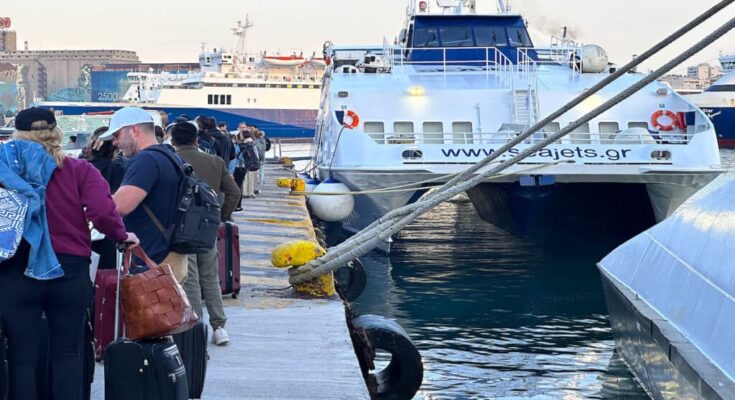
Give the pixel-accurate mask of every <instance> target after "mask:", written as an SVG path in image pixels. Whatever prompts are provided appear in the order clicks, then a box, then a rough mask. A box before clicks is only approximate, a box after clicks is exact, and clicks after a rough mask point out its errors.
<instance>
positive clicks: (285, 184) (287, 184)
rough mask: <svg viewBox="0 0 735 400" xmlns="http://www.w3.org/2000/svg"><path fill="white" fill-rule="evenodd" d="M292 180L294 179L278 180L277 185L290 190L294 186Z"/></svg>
mask: <svg viewBox="0 0 735 400" xmlns="http://www.w3.org/2000/svg"><path fill="white" fill-rule="evenodd" d="M292 180H293V179H291V178H278V179H276V185H277V186H278V187H282V188H290V187H291V185H292V183H291V181H292Z"/></svg>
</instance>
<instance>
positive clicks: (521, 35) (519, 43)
mask: <svg viewBox="0 0 735 400" xmlns="http://www.w3.org/2000/svg"><path fill="white" fill-rule="evenodd" d="M508 39H510V45H511V46H513V47H531V46H532V45H531V38H529V37H528V32H526V29H525V28H508Z"/></svg>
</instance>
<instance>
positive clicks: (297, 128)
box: [37, 103, 317, 138]
mask: <svg viewBox="0 0 735 400" xmlns="http://www.w3.org/2000/svg"><path fill="white" fill-rule="evenodd" d="M37 106H38V107H40V108H45V109H47V110H52V111H54V112H57V113H62V114H64V115H82V114H89V113H100V112H107V111H115V110H117V109H119V108H120V107H121V105H119V104H117V103H112V104H109V105H104V104H94V105H79V104H73V103H70V104H58V103H55V104H53V105H50V104H43V103H42V104H38V105H37ZM142 107H143V108H146V109H151V110H160V111H164V112H165V113H167V114H168V116H169V119H170V120H173V119H174V118H176V117H178V116H179V115H182V114H186V115H188V116H190V117H191V118H194V117H196V116H198V115H207V116H212V117H214V118H216V119H217V122H225V123H227V126H228V127H229V129H231V130H235V129H236V128H237V125H238V124H239V123H241V122H245V123H247V124H248V125H257V126H258V128H260V129H261V130H263V131H264V132H265V133H266V135H268V137H271V138H311V137H314V131H315V129H316V117H317V110H286V109H277V110H264V109H252V110H251V109H233V108H227V109H224V108H223V109H216V108H204V107H171V106H159V105H156V104H150V105H142Z"/></svg>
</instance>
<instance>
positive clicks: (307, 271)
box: [289, 0, 735, 284]
mask: <svg viewBox="0 0 735 400" xmlns="http://www.w3.org/2000/svg"><path fill="white" fill-rule="evenodd" d="M733 1H735V0H725V1H722V2H720V3H719V4H717V5H716V6H715V7H713V8H712V9H710V10H709V11H707V12H706V13H704V14H702V15H701V16H699V17H697V19H695V20H694V21H692V22H691V23H690V24H687V25H686V26H685V27H683V28H681V29H679V30H678V31H677V32H675V33H674V34H672V35H670V36H669V37H667V38H666V39H664V40H663V41H662V42H660V43H658V44H657V45H655V46H654V47H652V48H651V50H649V51H647V52H646V53H644V54H643V55H642V56H641V57H639V58H637V59H636V60H633V61H631V62H630V63H628V64H627V65H626V66H625V67H623V68H621V69H620V70H618V71H617V72H615V73H614V74H612V75H610V76H609V77H607V78H606V79H604V80H602V81H600V83H598V84H597V85H595V86H594V87H593V88H592V89H590V90H588V91H586V92H585V93H583V94H582V95H580V96H579V97H577V98H575V99H574V100H572V101H570V102H569V103H568V104H566V105H565V106H563V107H562V108H560V109H559V110H557V111H556V112H554V113H553V114H551V115H550V116H549V117H547V118H545V119H544V120H543V121H541V122H539V123H537V124H536V125H534V126H532V127H531V128H529V129H527V130H525V131H524V132H523V133H522V134H521V135H519V136H518V137H516V138H515V139H513V140H511V141H510V142H509V143H508V144H506V145H505V146H503V147H501V148H500V149H498V150H497V151H496V152H495V153H493V154H492V155H491V156H489V157H487V158H485V159H484V160H482V161H480V162H478V163H477V164H475V165H474V166H472V167H470V168H468V169H467V170H466V171H465V172H463V173H461V174H459V175H457V176H456V177H455V178H453V179H451V180H450V181H449V182H447V183H446V184H444V185H443V186H442V187H441V188H440V189H438V190H436V191H434V192H432V193H430V194H429V195H427V196H425V197H424V198H422V199H420V200H419V201H417V202H416V203H413V204H410V205H407V206H404V207H401V208H399V209H396V210H393V211H391V212H389V213H387V214H386V215H385V216H383V217H382V218H380V219H378V220H377V221H375V222H373V223H372V224H371V225H370V226H368V227H367V228H365V229H363V230H362V231H360V232H359V233H357V234H356V235H354V236H353V237H351V238H350V239H348V240H346V241H345V242H343V243H342V244H340V245H337V246H335V247H332V248H330V249H329V251H328V252H327V254H326V255H325V256H322V257H320V258H318V259H315V260H313V261H311V262H310V263H309V264H307V265H304V266H301V267H296V268H292V269H290V270H289V274H290V275H291V277H290V279H289V281H290V282H291V283H292V284H298V283H303V282H306V281H309V280H312V279H315V278H317V277H319V276H321V275H324V274H326V273H329V272H332V271H335V270H337V269H339V268H342V267H343V266H344V265H346V264H347V263H348V262H349V261H351V260H354V259H355V258H357V257H360V256H362V255H364V254H366V253H368V252H369V251H371V250H372V249H374V248H375V247H377V246H379V245H380V243H381V242H383V241H385V240H387V239H388V238H390V237H391V236H392V235H393V234H395V233H396V232H398V231H400V230H401V229H403V228H404V227H405V226H406V225H408V224H409V223H411V222H413V221H414V220H415V219H416V218H418V217H419V216H421V215H422V214H424V213H426V212H428V211H429V210H431V209H433V208H434V207H436V206H437V205H439V204H440V203H442V202H444V201H447V200H449V199H451V198H452V197H454V196H455V195H457V194H459V193H461V192H464V191H467V190H468V189H470V188H472V187H474V186H476V185H478V184H480V183H482V182H484V181H486V180H487V178H488V177H490V176H494V175H497V174H499V173H500V172H502V171H503V170H505V169H507V168H508V167H510V166H512V165H514V164H516V163H518V162H520V161H522V160H523V159H525V158H527V157H528V156H530V155H531V154H533V153H534V152H536V151H538V150H540V149H542V148H544V147H546V146H548V145H549V144H552V143H554V142H556V141H557V140H559V139H561V138H563V137H564V136H566V135H568V134H569V133H571V132H572V131H574V130H575V129H577V128H578V127H580V126H582V125H583V124H586V123H588V122H589V121H590V120H592V119H593V118H596V117H597V116H599V115H600V114H602V113H603V112H605V111H607V110H608V109H610V108H612V107H614V106H615V105H617V104H619V103H620V102H622V101H624V100H625V99H627V98H629V97H630V96H632V95H633V94H635V93H636V92H638V91H640V90H641V89H643V88H644V87H646V86H647V85H649V84H651V83H653V82H654V81H656V80H657V79H658V78H660V77H662V76H663V75H664V74H666V73H668V72H670V71H671V70H672V69H674V68H675V67H677V66H678V65H679V64H681V63H682V62H684V61H686V60H687V59H689V58H690V57H692V56H693V55H695V54H696V53H698V52H700V51H701V50H702V49H704V48H705V47H707V46H709V45H710V44H712V43H713V42H715V41H716V40H717V39H719V38H721V37H722V36H723V35H725V34H726V33H727V32H729V31H731V30H732V29H733V28H735V18H733V19H730V20H729V21H728V22H727V23H725V24H724V25H722V26H721V27H720V28H719V29H717V30H716V31H714V32H713V33H711V34H710V35H708V36H707V37H705V38H704V39H702V40H701V41H699V42H697V43H696V44H695V45H694V46H692V47H690V48H688V49H687V50H686V51H684V52H683V53H681V54H680V55H679V56H677V57H676V58H674V59H672V60H671V61H669V62H668V63H666V64H665V65H664V66H662V67H661V68H659V69H657V70H656V71H654V72H653V73H651V74H649V75H648V76H646V77H644V78H643V79H641V80H640V81H638V82H636V83H635V84H633V85H631V86H630V87H628V88H627V89H625V90H624V91H622V92H621V93H619V94H618V95H616V96H614V97H613V98H611V99H610V100H608V101H607V102H605V103H604V104H602V105H601V106H599V107H597V108H595V109H594V110H592V111H590V112H589V113H587V114H585V115H584V116H582V117H581V118H579V119H578V120H577V121H575V122H573V123H572V124H570V125H568V126H567V127H566V128H564V129H562V130H560V131H559V132H557V133H555V134H553V135H551V136H549V137H547V138H546V139H544V140H543V141H541V142H539V143H537V144H535V145H532V146H531V147H529V148H527V149H525V150H523V151H521V152H520V153H519V154H518V155H516V156H514V157H513V158H511V159H509V160H505V161H504V162H503V163H502V164H501V165H499V166H496V167H494V168H490V169H486V170H484V171H483V168H485V167H486V166H487V164H488V163H490V162H492V161H493V160H495V159H496V158H498V157H500V156H501V155H502V154H504V153H505V152H507V151H508V150H509V149H511V148H513V147H514V146H516V145H517V144H519V143H521V142H522V141H523V140H525V139H526V138H527V137H528V136H530V135H532V134H533V133H535V132H537V131H539V130H541V129H542V128H543V127H544V126H546V125H547V124H548V123H549V122H552V121H553V120H554V119H556V118H558V117H559V116H561V115H563V114H564V113H566V112H567V111H569V110H571V109H572V108H574V107H576V106H577V105H579V104H580V103H581V102H582V101H584V100H585V99H587V98H588V97H589V96H591V95H592V94H594V93H595V92H597V91H599V90H600V89H602V88H603V87H605V86H607V85H608V84H609V83H611V82H612V81H614V80H615V79H617V78H619V77H620V76H622V75H624V74H626V73H627V72H629V71H631V70H633V69H634V68H635V67H637V66H638V65H640V63H642V62H643V61H645V59H647V58H650V57H651V56H652V55H654V54H656V53H657V52H658V51H660V50H661V49H663V48H664V47H666V46H668V45H669V44H671V43H672V42H673V41H675V40H677V39H678V38H679V37H680V36H682V35H683V34H685V33H687V32H688V31H689V30H690V29H691V28H693V27H695V26H697V25H699V24H701V23H702V22H704V21H705V20H707V19H709V18H710V17H711V16H713V15H715V14H716V13H717V12H718V11H720V10H722V9H723V8H725V7H726V6H728V5H729V4H731V3H732V2H733ZM477 172H480V173H479V174H477V175H475V173H477Z"/></svg>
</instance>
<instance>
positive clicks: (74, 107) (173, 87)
mask: <svg viewBox="0 0 735 400" xmlns="http://www.w3.org/2000/svg"><path fill="white" fill-rule="evenodd" d="M252 27H253V24H252V23H250V21H249V20H248V19H247V18H246V20H245V22H244V23H243V22H241V21H240V22H238V24H237V27H235V28H234V29H233V33H234V36H235V39H236V40H237V46H236V48H235V50H234V51H233V52H228V51H224V50H222V49H213V50H212V51H205V49H204V48H202V53H201V54H200V55H199V65H200V71H199V72H195V73H188V74H170V73H164V74H161V73H155V72H135V73H131V74H129V75H128V76H129V78H130V79H131V85H130V87H129V89H128V90H127V92H126V93H125V95H124V96H123V98H122V101H120V102H112V103H107V102H91V103H86V102H85V103H76V102H73V103H72V102H46V101H41V102H37V103H36V106H38V107H41V108H46V109H52V110H53V111H54V112H56V113H58V114H65V115H81V114H87V113H98V112H106V111H111V110H113V111H114V110H117V109H119V108H121V107H125V106H129V105H137V106H140V107H143V108H146V109H156V110H163V111H165V112H166V113H167V114H169V116H170V117H172V118H171V119H173V118H175V117H177V116H179V115H182V114H186V115H189V116H190V117H192V118H194V117H196V116H197V115H199V114H205V115H210V116H213V117H215V118H216V119H217V121H218V122H225V123H227V124H228V126H229V127H230V128H231V129H235V127H237V125H238V124H239V123H241V122H246V123H248V124H251V125H257V126H258V127H259V128H260V129H262V130H263V131H265V132H266V134H267V135H268V136H270V137H313V136H314V128H315V121H316V117H317V112H318V106H319V96H320V93H321V87H322V75H323V73H324V64H323V62H322V60H318V59H317V60H313V61H312V59H306V58H304V57H303V55H295V54H293V55H292V54H289V55H285V56H281V55H280V54H278V53H275V54H272V55H268V53H259V54H249V53H246V51H245V38H246V35H247V31H248V29H250V28H252Z"/></svg>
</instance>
